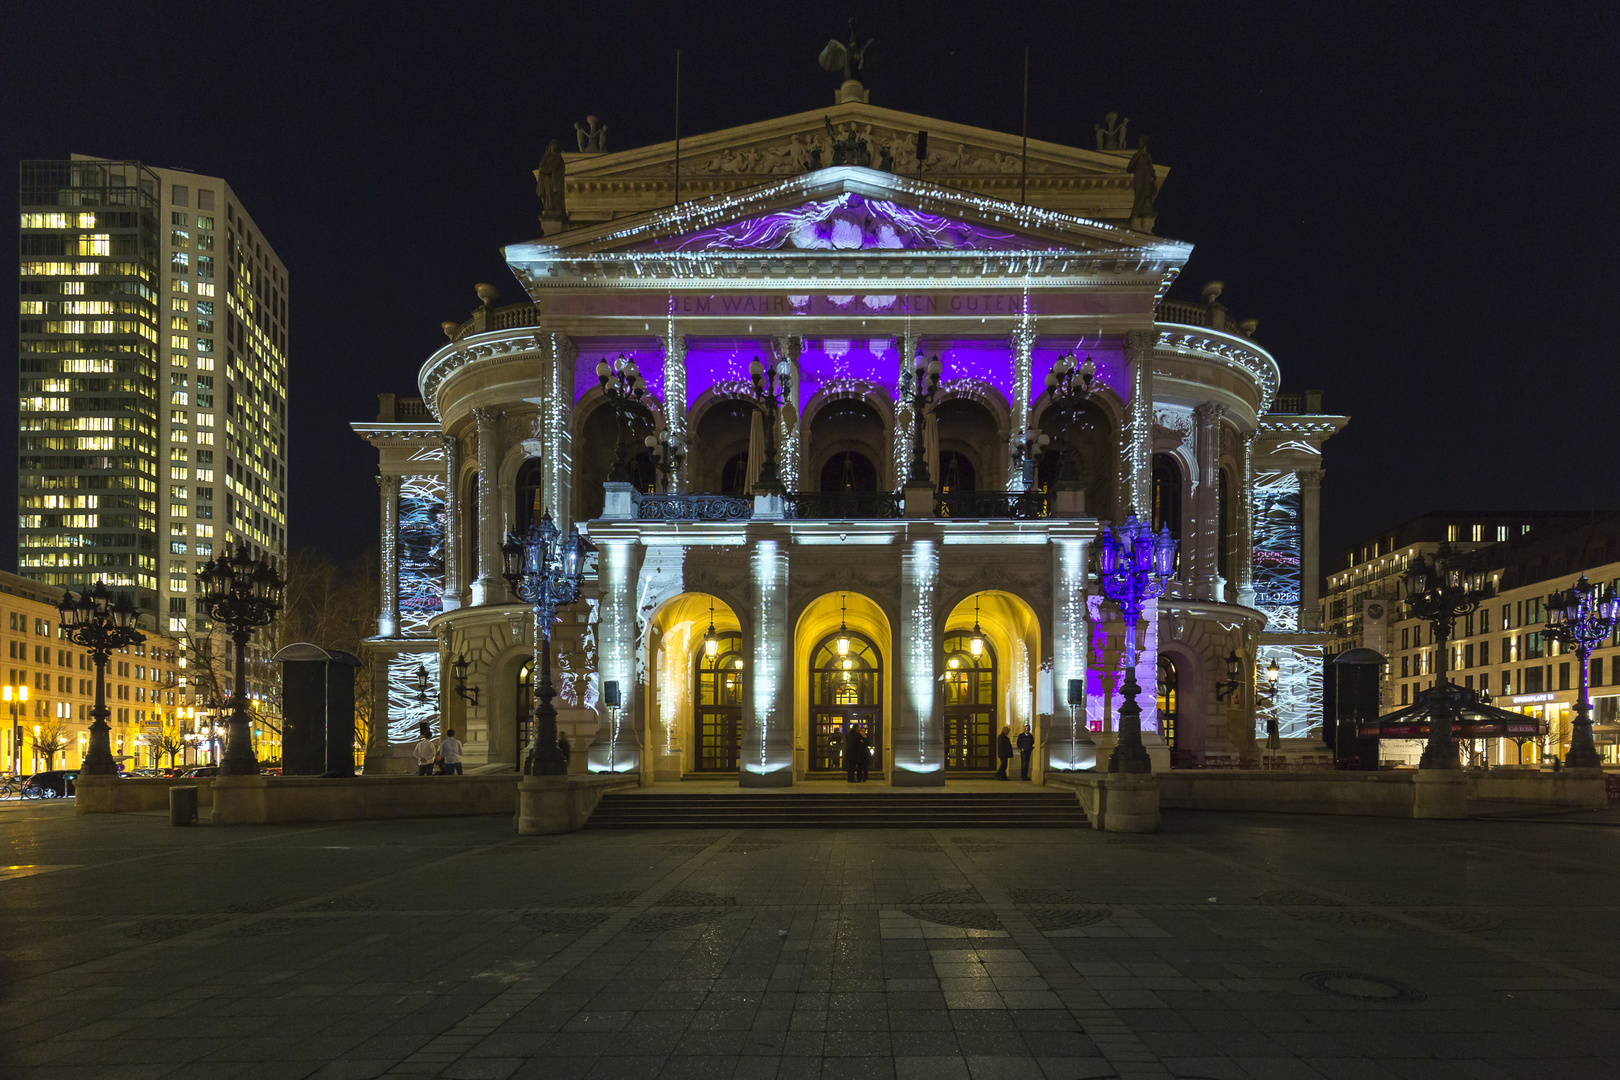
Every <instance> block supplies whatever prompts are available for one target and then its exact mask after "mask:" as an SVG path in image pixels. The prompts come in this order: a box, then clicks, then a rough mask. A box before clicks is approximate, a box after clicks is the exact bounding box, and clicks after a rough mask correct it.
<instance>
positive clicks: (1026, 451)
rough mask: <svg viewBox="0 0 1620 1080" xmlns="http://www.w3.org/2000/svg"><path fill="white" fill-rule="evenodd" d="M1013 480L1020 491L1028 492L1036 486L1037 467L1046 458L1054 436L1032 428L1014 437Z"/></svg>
mask: <svg viewBox="0 0 1620 1080" xmlns="http://www.w3.org/2000/svg"><path fill="white" fill-rule="evenodd" d="M1011 441H1012V459H1013V479H1014V480H1015V481H1016V482H1017V483H1018V485H1019V490H1022V491H1028V490H1029V489H1030V488H1032V487H1034V486H1035V467H1036V466H1037V465H1039V464H1040V460H1041V458H1043V457H1045V456H1046V448H1047V446H1048V445H1050V444H1051V442H1052V436H1050V435H1048V434H1046V433H1045V432H1042V431H1036V430H1035V429H1034V428H1030V429H1029V430H1027V431H1022V432H1019V433H1018V434H1017V435H1014V436H1013V437H1012V440H1011Z"/></svg>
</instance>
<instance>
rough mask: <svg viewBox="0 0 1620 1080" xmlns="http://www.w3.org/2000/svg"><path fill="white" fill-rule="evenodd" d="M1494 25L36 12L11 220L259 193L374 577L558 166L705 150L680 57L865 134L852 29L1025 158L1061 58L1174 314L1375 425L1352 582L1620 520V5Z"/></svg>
mask: <svg viewBox="0 0 1620 1080" xmlns="http://www.w3.org/2000/svg"><path fill="white" fill-rule="evenodd" d="M1494 7H1495V8H1498V9H1500V10H1499V11H1494V10H1493V6H1492V5H1460V4H1458V5H1447V6H1444V7H1441V6H1433V5H1393V4H1391V5H1356V4H1335V5H1325V4H1297V5H1279V6H1278V7H1277V9H1276V10H1271V9H1268V8H1264V7H1256V6H1250V5H1244V4H1234V3H1226V4H1208V3H1203V4H1196V5H1191V4H1189V5H1181V4H1169V3H1155V4H1146V3H1138V4H1111V5H1099V4H1084V3H1074V2H1072V0H1071V2H1066V3H1061V4H1047V5H1039V4H1018V3H1012V2H1000V3H995V4H975V5H966V4H953V3H939V2H933V3H926V4H924V3H918V4H882V5H878V4H869V5H867V7H866V9H865V10H864V11H861V10H853V9H850V8H849V7H848V6H847V5H832V4H824V3H813V4H787V3H777V4H761V3H746V4H744V3H705V4H701V5H698V4H693V5H681V4H667V3H666V4H643V5H635V4H618V3H600V2H598V3H578V4H567V5H561V4H531V3H506V4H453V5H452V4H446V5H428V4H394V5H380V4H377V5H341V4H325V3H323V4H276V5H274V6H269V5H265V6H259V5H252V4H242V3H231V4H214V5H207V6H203V5H194V4H181V3H169V4H162V5H158V4H127V3H124V4H97V3H78V4H52V5H29V7H28V12H27V19H26V26H24V25H23V22H24V20H22V19H20V18H18V16H19V12H18V11H15V10H14V11H12V13H11V14H12V16H13V18H12V20H11V21H12V22H13V23H14V25H13V26H12V27H11V28H10V29H11V32H8V33H6V34H5V35H4V39H5V40H4V43H3V44H0V49H3V50H4V54H3V55H4V58H5V62H4V66H3V71H0V90H3V97H0V100H4V102H5V103H6V119H5V125H4V130H5V132H6V135H7V137H6V138H5V139H4V140H3V143H0V145H4V147H5V150H6V155H7V157H8V158H9V159H10V160H9V161H8V162H7V163H6V167H5V168H4V169H0V203H3V204H4V205H7V206H11V207H13V208H15V207H16V205H17V191H16V182H17V169H16V163H17V161H18V160H19V159H21V158H35V157H38V158H57V157H66V156H67V155H68V154H69V153H72V152H78V153H87V154H97V155H104V156H108V157H118V158H135V159H140V160H142V161H144V162H146V163H148V164H152V165H159V166H179V167H186V168H191V169H195V170H197V171H198V172H203V173H209V174H213V175H217V176H223V177H225V178H226V179H227V180H229V181H230V183H231V185H232V186H233V187H234V188H235V189H236V191H237V193H238V195H239V196H240V197H241V199H242V200H243V202H244V203H245V204H246V206H247V208H248V210H249V212H250V213H251V214H252V215H253V216H254V218H255V219H256V220H257V222H258V224H259V226H260V228H261V229H262V230H263V232H264V234H265V236H266V238H267V239H268V240H269V241H270V242H271V243H273V244H274V245H275V248H276V250H277V252H278V253H279V254H280V255H281V258H282V259H283V260H284V261H285V263H286V265H287V267H288V273H289V278H290V282H291V300H290V322H291V363H292V369H291V380H292V385H291V391H290V393H291V398H290V401H291V418H292V419H291V422H292V440H291V446H292V464H291V506H290V529H291V536H292V543H293V545H294V546H295V547H304V546H309V547H315V548H319V549H322V550H324V551H326V552H328V553H330V554H331V555H333V556H334V557H338V558H344V557H347V556H349V555H351V554H353V553H354V552H356V551H357V550H359V548H360V547H361V546H363V545H365V544H367V543H370V542H372V541H374V540H375V530H376V520H377V510H376V504H377V491H376V487H375V485H374V484H373V482H372V479H371V478H372V476H373V475H374V473H375V460H376V459H375V455H374V452H373V451H372V450H371V448H370V447H368V446H367V445H366V444H365V443H363V442H362V441H361V440H360V439H359V438H358V437H356V436H355V435H353V434H352V433H351V432H350V431H349V430H348V424H349V422H350V421H352V420H369V419H371V418H373V417H374V416H375V414H376V398H375V394H376V393H377V392H378V391H381V390H388V391H394V392H396V393H400V394H402V395H415V394H416V392H417V391H416V372H417V369H418V368H419V367H420V365H421V363H422V361H423V360H424V359H425V358H426V357H427V356H428V355H429V354H430V353H431V352H432V351H433V350H434V349H436V348H437V347H438V346H439V345H441V344H443V342H444V337H443V335H442V333H441V332H440V330H439V323H440V322H441V321H442V320H445V319H458V320H459V319H462V318H465V317H466V315H467V313H468V312H470V311H471V310H472V308H473V307H474V306H476V304H477V300H476V298H475V296H474V295H473V285H474V284H475V283H476V282H480V281H488V282H492V283H494V284H496V285H497V286H498V287H499V288H500V289H501V292H502V301H501V302H503V303H511V302H516V301H517V300H519V299H521V293H520V290H519V288H518V286H517V284H516V282H515V281H514V280H513V279H512V277H511V275H510V274H509V273H508V271H507V269H506V267H505V265H504V263H503V262H502V261H501V258H500V247H501V245H502V244H505V243H509V242H513V241H520V240H526V239H532V238H533V237H534V236H536V235H538V233H539V229H538V223H537V221H536V214H537V213H538V211H539V206H538V203H537V202H536V199H535V196H534V180H533V178H532V177H531V176H530V173H529V170H531V169H532V168H534V165H535V163H536V161H538V159H539V156H540V153H541V151H542V149H543V148H544V146H545V144H546V142H547V140H549V139H551V138H562V139H563V140H564V145H568V144H569V143H570V142H571V141H572V136H573V123H574V121H576V120H582V119H583V118H584V116H585V114H586V113H587V112H591V113H595V114H597V115H599V116H601V117H603V118H604V120H605V121H606V122H607V123H608V125H609V133H608V139H609V141H608V146H609V149H626V148H629V147H633V146H639V145H643V144H645V143H650V142H656V141H660V140H663V139H667V138H669V137H670V136H671V135H672V132H673V109H672V100H671V99H672V91H673V85H674V77H673V76H674V50H675V48H676V47H677V46H679V47H680V48H681V49H682V50H683V69H684V79H683V90H682V130H683V132H685V133H687V134H696V133H700V132H706V131H712V130H715V129H718V128H724V127H730V126H733V125H737V124H744V123H749V122H753V121H758V120H765V119H769V118H771V117H775V116H781V115H785V114H788V113H795V112H799V111H802V110H806V109H814V108H819V107H823V106H826V105H829V104H831V102H832V93H833V90H834V88H835V86H836V82H837V79H836V78H835V77H834V76H833V75H830V74H828V73H826V72H823V71H822V70H821V69H820V67H819V66H818V65H817V63H816V55H817V53H818V52H819V51H820V49H821V47H822V45H823V44H824V43H825V42H826V40H827V39H828V38H829V37H831V36H839V37H842V36H843V35H844V33H845V22H844V20H845V18H846V17H847V16H848V15H849V14H857V15H862V17H863V22H862V30H863V36H864V35H870V36H874V37H876V38H877V39H878V40H879V50H880V52H881V55H880V57H879V59H878V60H877V62H876V63H875V64H874V65H873V67H872V69H871V71H870V73H869V76H868V78H867V85H868V87H869V89H870V90H871V93H872V101H873V103H874V104H877V105H882V106H887V107H891V108H896V109H901V110H906V111H909V112H915V113H920V114H923V115H925V116H935V117H940V118H942V119H948V120H953V121H959V122H963V123H967V124H973V125H979V126H983V127H987V128H993V129H999V130H1003V131H1008V132H1017V131H1018V129H1019V122H1020V120H1019V109H1020V104H1019V101H1020V88H1021V78H1022V67H1021V65H1022V54H1023V48H1024V46H1025V45H1029V46H1030V48H1031V55H1032V76H1031V88H1030V110H1029V112H1030V117H1029V127H1030V135H1031V137H1033V138H1039V139H1048V140H1052V141H1054V142H1060V143H1068V144H1072V145H1080V146H1089V145H1092V124H1093V123H1095V122H1096V121H1098V120H1099V119H1101V117H1102V115H1103V113H1104V112H1106V111H1108V110H1110V109H1112V110H1117V111H1118V112H1120V113H1121V114H1122V115H1125V116H1128V117H1130V119H1131V126H1130V131H1131V136H1132V138H1133V139H1134V137H1135V136H1136V135H1138V134H1146V135H1149V136H1151V138H1152V140H1153V154H1154V158H1155V160H1157V161H1159V162H1161V163H1163V164H1167V165H1169V166H1170V168H1171V174H1170V177H1169V180H1168V181H1167V182H1166V184H1165V188H1164V191H1163V193H1162V194H1161V195H1160V197H1159V200H1158V203H1157V209H1158V211H1159V220H1158V229H1159V232H1160V233H1161V234H1163V235H1165V236H1169V237H1172V238H1175V239H1178V240H1185V241H1190V242H1192V243H1194V244H1196V245H1197V250H1196V252H1195V254H1194V256H1193V259H1192V262H1191V263H1190V265H1189V266H1188V268H1187V270H1186V272H1185V273H1184V274H1183V275H1182V277H1181V279H1180V281H1178V282H1177V284H1176V286H1175V288H1174V289H1173V290H1172V295H1173V296H1177V297H1180V298H1183V299H1189V300H1196V299H1197V297H1198V290H1199V286H1200V285H1201V284H1202V283H1203V282H1205V281H1208V280H1210V279H1212V278H1219V279H1221V280H1223V281H1225V282H1226V292H1225V294H1224V295H1223V296H1222V302H1223V303H1225V304H1226V305H1227V307H1228V308H1229V309H1230V310H1231V312H1232V314H1233V315H1234V316H1235V317H1237V318H1240V319H1241V318H1257V319H1258V320H1259V321H1260V329H1259V332H1258V334H1257V340H1258V341H1259V342H1260V343H1261V344H1262V345H1264V346H1265V347H1266V348H1267V349H1269V350H1271V352H1272V353H1273V354H1274V355H1275V356H1276V357H1277V359H1278V362H1279V363H1280V364H1281V365H1282V370H1283V386H1284V389H1286V390H1304V389H1307V388H1319V389H1322V390H1323V391H1325V397H1324V407H1325V409H1326V411H1329V412H1339V413H1347V414H1349V415H1350V416H1351V417H1352V420H1351V424H1350V426H1349V428H1348V429H1347V430H1345V431H1344V432H1343V433H1342V434H1340V435H1338V436H1337V437H1336V438H1335V439H1333V441H1332V442H1331V443H1329V445H1328V448H1327V452H1326V467H1327V470H1328V474H1327V479H1326V481H1325V482H1324V485H1323V524H1322V534H1323V536H1322V539H1323V552H1324V562H1325V563H1327V564H1328V565H1331V563H1328V560H1329V559H1331V557H1332V555H1333V553H1335V552H1337V551H1339V550H1341V549H1342V548H1343V547H1345V546H1346V545H1349V544H1351V543H1354V542H1356V541H1359V540H1361V539H1364V538H1366V537H1368V536H1370V535H1372V534H1374V533H1376V532H1377V531H1379V530H1381V529H1384V528H1386V527H1388V526H1391V525H1393V524H1396V523H1398V522H1400V521H1403V520H1405V519H1407V518H1409V517H1412V516H1415V515H1417V514H1420V513H1424V512H1427V511H1430V510H1437V509H1461V508H1469V509H1472V508H1478V509H1493V510H1508V509H1515V510H1517V509H1579V510H1586V509H1611V508H1614V507H1616V506H1617V505H1620V499H1617V493H1620V469H1617V468H1616V465H1615V454H1614V451H1613V449H1612V447H1613V443H1614V439H1615V434H1616V432H1615V422H1614V421H1615V415H1616V404H1617V402H1616V397H1617V395H1616V389H1615V388H1616V380H1615V375H1614V364H1615V354H1616V351H1617V350H1616V345H1615V344H1614V343H1615V340H1616V338H1617V336H1620V335H1617V334H1616V330H1615V327H1614V326H1613V325H1611V320H1612V319H1614V318H1615V316H1616V307H1617V296H1620V272H1617V270H1616V265H1615V261H1614V253H1615V252H1616V251H1617V250H1620V212H1617V210H1616V208H1615V205H1614V203H1615V199H1616V194H1617V192H1620V168H1617V165H1620V149H1617V147H1620V130H1617V129H1620V121H1617V116H1620V109H1617V106H1620V95H1617V90H1620V75H1617V68H1620V66H1617V57H1620V48H1617V46H1620V33H1617V30H1620V8H1617V7H1616V6H1614V5H1612V4H1611V5H1600V4H1595V3H1594V4H1589V5H1563V6H1561V5H1550V4H1538V5H1533V6H1532V5H1513V6H1508V5H1495V6H1494ZM153 12H157V13H158V14H150V13H153ZM0 232H3V235H4V241H3V242H4V245H5V247H4V249H3V251H4V259H3V262H4V265H5V266H7V267H8V268H10V269H8V270H7V273H9V274H12V275H15V267H16V263H17V252H16V246H15V244H16V241H15V236H16V233H15V231H14V230H12V229H6V230H0ZM5 325H6V330H5V333H6V335H7V340H6V343H5V355H6V360H7V371H8V373H7V377H6V378H5V380H4V381H3V385H4V390H3V392H4V396H5V402H4V407H5V409H6V415H7V416H12V417H14V416H15V415H16V413H15V406H16V400H15V399H16V390H17V381H16V368H15V357H16V355H17V354H16V350H15V348H13V347H12V346H13V344H14V335H15V332H16V331H15V328H16V322H15V320H14V319H11V320H7V321H6V324H5ZM4 446H5V451H4V452H5V458H4V461H3V462H0V476H3V477H4V482H5V485H6V487H5V491H4V498H5V499H6V500H7V505H9V506H15V505H16V503H15V475H16V472H15V466H16V461H15V453H16V446H15V441H14V440H4ZM6 522H7V524H6V529H5V531H4V533H0V549H3V551H4V556H5V558H4V563H5V565H6V566H7V568H10V569H15V554H16V547H15V523H16V517H15V515H7V516H6Z"/></svg>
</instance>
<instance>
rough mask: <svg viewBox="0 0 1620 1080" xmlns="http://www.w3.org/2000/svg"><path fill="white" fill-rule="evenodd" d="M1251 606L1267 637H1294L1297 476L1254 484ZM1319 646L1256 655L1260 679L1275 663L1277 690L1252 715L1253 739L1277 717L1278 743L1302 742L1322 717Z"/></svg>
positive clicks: (1270, 648)
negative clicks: (1262, 616) (1258, 612)
mask: <svg viewBox="0 0 1620 1080" xmlns="http://www.w3.org/2000/svg"><path fill="white" fill-rule="evenodd" d="M1253 528H1254V559H1253V567H1254V606H1255V607H1257V608H1259V609H1260V610H1261V611H1263V612H1265V613H1266V632H1267V633H1284V634H1286V633H1297V632H1298V631H1299V606H1300V594H1301V588H1300V583H1301V582H1300V556H1301V550H1302V547H1303V544H1302V537H1303V535H1304V529H1303V521H1302V516H1301V505H1300V490H1299V476H1298V475H1297V474H1296V473H1292V472H1263V473H1260V474H1259V475H1258V476H1256V477H1255V481H1254V523H1253ZM1322 655H1323V651H1322V646H1320V645H1266V644H1262V645H1261V646H1260V648H1259V650H1258V659H1257V661H1256V662H1257V667H1258V670H1259V671H1260V672H1262V674H1261V675H1259V676H1258V677H1257V679H1256V683H1255V685H1256V686H1257V687H1263V686H1265V684H1266V680H1265V677H1264V675H1263V672H1264V670H1265V668H1266V666H1267V665H1268V664H1269V663H1270V661H1272V660H1276V661H1277V669H1278V673H1279V674H1278V677H1277V685H1276V686H1275V687H1274V688H1273V689H1272V691H1271V703H1270V704H1269V705H1267V704H1263V705H1261V707H1260V708H1258V709H1256V710H1255V736H1256V738H1261V739H1263V738H1265V737H1266V720H1267V718H1268V717H1269V716H1273V715H1275V716H1276V717H1277V733H1278V735H1279V736H1281V737H1282V738H1285V739H1287V738H1305V737H1306V736H1307V735H1309V734H1310V731H1311V727H1312V725H1313V723H1315V722H1316V719H1317V717H1318V716H1319V714H1320V706H1321V701H1322Z"/></svg>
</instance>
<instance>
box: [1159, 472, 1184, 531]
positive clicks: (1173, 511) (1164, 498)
mask: <svg viewBox="0 0 1620 1080" xmlns="http://www.w3.org/2000/svg"><path fill="white" fill-rule="evenodd" d="M1165 527H1168V528H1169V529H1170V535H1171V536H1173V537H1175V538H1176V539H1177V540H1180V539H1181V465H1180V463H1178V462H1177V461H1176V459H1175V458H1174V457H1173V456H1172V455H1170V454H1154V455H1153V531H1154V532H1158V531H1159V530H1160V529H1163V528H1165Z"/></svg>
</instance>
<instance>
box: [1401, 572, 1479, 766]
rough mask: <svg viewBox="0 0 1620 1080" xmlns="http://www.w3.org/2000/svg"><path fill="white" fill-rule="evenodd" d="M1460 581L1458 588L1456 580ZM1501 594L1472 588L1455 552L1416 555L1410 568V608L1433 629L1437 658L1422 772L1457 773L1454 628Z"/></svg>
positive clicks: (1408, 577) (1432, 635)
mask: <svg viewBox="0 0 1620 1080" xmlns="http://www.w3.org/2000/svg"><path fill="white" fill-rule="evenodd" d="M1453 577H1455V578H1456V579H1457V581H1456V584H1453V583H1452V578H1453ZM1495 595H1496V590H1495V589H1494V588H1492V587H1491V584H1490V583H1489V582H1486V583H1484V584H1482V585H1480V586H1478V587H1477V588H1473V587H1470V586H1469V585H1468V584H1467V583H1466V579H1465V577H1464V575H1463V573H1462V568H1461V567H1459V566H1457V565H1454V560H1453V559H1452V558H1451V551H1450V549H1449V548H1447V547H1442V548H1441V549H1440V550H1439V551H1437V552H1436V553H1435V558H1434V559H1433V560H1430V559H1429V558H1428V557H1427V556H1424V555H1417V556H1414V557H1413V559H1412V561H1411V563H1409V564H1408V565H1407V568H1406V603H1407V606H1408V607H1410V608H1411V609H1412V614H1414V615H1416V616H1417V617H1418V618H1420V619H1422V620H1424V621H1425V622H1427V623H1428V624H1429V630H1430V637H1431V639H1432V640H1433V642H1434V647H1435V648H1434V653H1435V664H1436V670H1435V679H1434V686H1435V692H1434V693H1432V694H1431V696H1430V700H1431V701H1433V702H1434V703H1435V706H1436V707H1435V709H1434V711H1433V713H1432V714H1431V715H1430V717H1429V742H1428V745H1426V746H1425V747H1424V748H1423V756H1422V757H1421V758H1420V759H1419V760H1418V768H1420V769H1456V768H1459V767H1460V765H1459V763H1458V761H1457V748H1456V747H1454V746H1452V744H1451V709H1452V706H1451V696H1450V693H1449V691H1447V690H1446V689H1445V687H1446V665H1447V661H1448V659H1449V656H1448V650H1449V643H1450V641H1451V627H1452V624H1453V623H1455V622H1456V621H1457V619H1458V618H1459V617H1461V616H1463V615H1467V614H1469V613H1471V612H1473V611H1474V610H1475V609H1476V608H1478V607H1479V605H1480V604H1482V603H1484V602H1485V601H1486V600H1489V599H1490V598H1491V597H1493V596H1495Z"/></svg>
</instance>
